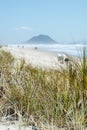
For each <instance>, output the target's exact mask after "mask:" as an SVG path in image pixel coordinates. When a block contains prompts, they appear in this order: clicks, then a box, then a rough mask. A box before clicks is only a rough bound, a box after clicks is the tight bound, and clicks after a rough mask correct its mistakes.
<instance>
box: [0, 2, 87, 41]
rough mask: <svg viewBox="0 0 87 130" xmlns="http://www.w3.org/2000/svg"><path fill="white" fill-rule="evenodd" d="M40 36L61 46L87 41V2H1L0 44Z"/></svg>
mask: <svg viewBox="0 0 87 130" xmlns="http://www.w3.org/2000/svg"><path fill="white" fill-rule="evenodd" d="M38 34H46V35H49V36H51V37H52V38H53V39H54V40H56V41H58V42H73V41H87V0H0V43H19V42H21V41H26V40H28V39H30V38H31V37H32V36H35V35H38Z"/></svg>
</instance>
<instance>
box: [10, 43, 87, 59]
mask: <svg viewBox="0 0 87 130" xmlns="http://www.w3.org/2000/svg"><path fill="white" fill-rule="evenodd" d="M12 46H18V47H26V48H28V47H29V48H34V49H40V50H45V51H51V52H57V53H66V54H69V55H73V56H77V57H81V56H82V53H83V48H84V47H85V48H87V45H86V44H85V45H84V44H59V43H58V44H14V45H12Z"/></svg>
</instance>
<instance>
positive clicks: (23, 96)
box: [0, 48, 87, 130]
mask: <svg viewBox="0 0 87 130" xmlns="http://www.w3.org/2000/svg"><path fill="white" fill-rule="evenodd" d="M15 62H16V60H15V59H14V57H13V56H12V55H11V54H10V53H7V52H4V51H0V87H2V86H3V88H4V90H5V94H4V93H3V97H2V98H1V99H0V114H1V116H2V115H5V114H6V110H7V109H8V108H9V106H11V107H12V108H13V109H14V110H15V112H16V114H17V115H18V118H19V119H20V118H21V119H22V120H23V121H25V122H26V123H29V116H32V117H33V120H34V121H35V122H36V123H37V125H38V127H41V126H40V125H41V124H43V125H46V124H49V125H51V124H52V125H56V126H57V127H58V128H59V127H60V128H62V127H64V128H67V129H72V130H78V129H79V130H83V129H84V127H85V126H86V124H87V63H86V50H85V48H84V49H83V56H82V59H81V62H80V64H78V63H76V62H74V61H73V60H72V63H73V64H70V65H69V66H68V70H62V71H61V72H59V71H58V70H48V71H47V70H42V69H38V68H34V67H32V66H31V65H27V64H26V63H25V61H24V60H23V59H22V60H21V62H20V64H19V63H16V64H15Z"/></svg>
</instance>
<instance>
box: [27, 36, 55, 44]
mask: <svg viewBox="0 0 87 130" xmlns="http://www.w3.org/2000/svg"><path fill="white" fill-rule="evenodd" d="M26 43H57V42H56V41H55V40H53V39H52V38H51V37H49V36H48V35H38V36H34V37H32V38H31V39H30V40H28V41H26Z"/></svg>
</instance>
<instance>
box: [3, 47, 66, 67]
mask: <svg viewBox="0 0 87 130" xmlns="http://www.w3.org/2000/svg"><path fill="white" fill-rule="evenodd" d="M1 49H2V50H4V51H8V52H10V53H11V54H12V55H13V56H14V57H15V58H16V59H17V60H20V59H25V62H26V63H27V64H31V65H32V66H34V67H39V68H43V69H44V68H45V69H60V68H61V67H65V65H66V64H65V63H60V62H58V56H57V53H55V52H48V51H43V50H39V49H35V48H27V47H12V46H8V47H2V48H1Z"/></svg>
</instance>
